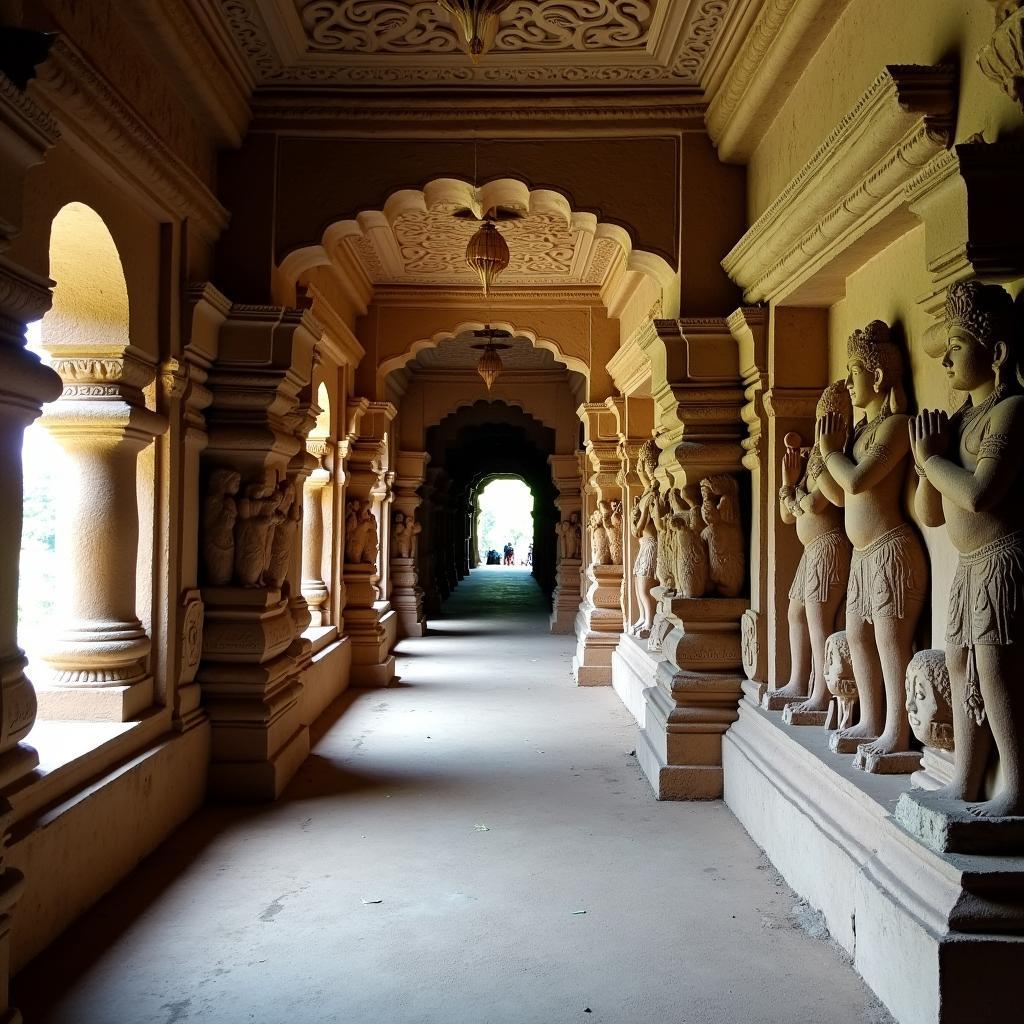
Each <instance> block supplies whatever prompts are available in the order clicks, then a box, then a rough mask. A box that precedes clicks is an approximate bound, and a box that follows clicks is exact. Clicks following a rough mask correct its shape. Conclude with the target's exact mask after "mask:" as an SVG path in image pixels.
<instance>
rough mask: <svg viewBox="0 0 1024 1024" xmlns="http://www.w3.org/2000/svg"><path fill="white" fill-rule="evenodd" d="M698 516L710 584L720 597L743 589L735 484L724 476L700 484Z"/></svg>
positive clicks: (709, 478)
mask: <svg viewBox="0 0 1024 1024" xmlns="http://www.w3.org/2000/svg"><path fill="white" fill-rule="evenodd" d="M700 496H701V506H700V513H701V516H702V517H703V519H704V522H705V523H706V524H707V525H706V526H705V528H704V530H703V532H702V533H701V539H702V540H703V541H704V543H705V544H706V545H707V548H708V566H709V569H710V573H711V583H712V584H713V586H714V588H715V590H716V591H717V593H718V594H719V595H720V596H721V597H737V596H738V595H739V593H740V591H742V590H743V576H744V558H743V533H742V531H741V530H740V500H739V485H738V484H737V483H736V479H735V477H731V476H729V475H728V474H727V473H721V474H718V475H716V476H710V477H706V478H705V479H704V480H701V482H700Z"/></svg>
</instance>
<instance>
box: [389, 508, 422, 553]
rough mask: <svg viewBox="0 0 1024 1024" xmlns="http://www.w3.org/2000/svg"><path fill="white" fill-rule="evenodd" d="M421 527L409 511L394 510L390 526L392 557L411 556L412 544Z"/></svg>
mask: <svg viewBox="0 0 1024 1024" xmlns="http://www.w3.org/2000/svg"><path fill="white" fill-rule="evenodd" d="M422 531H423V527H422V526H421V525H420V524H419V523H417V522H416V517H415V516H414V515H413V514H412V513H411V512H410V513H409V515H406V514H405V513H404V512H396V513H395V518H394V522H393V523H392V526H391V554H392V556H393V557H394V558H412V546H413V542H414V541H415V539H416V537H417V536H418V535H419V534H420V533H421V532H422Z"/></svg>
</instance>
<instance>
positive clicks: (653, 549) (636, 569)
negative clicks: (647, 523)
mask: <svg viewBox="0 0 1024 1024" xmlns="http://www.w3.org/2000/svg"><path fill="white" fill-rule="evenodd" d="M657 564H658V541H657V540H656V539H655V538H654V537H648V536H646V535H644V536H643V537H641V538H640V549H639V550H638V551H637V553H636V562H634V563H633V575H634V576H639V577H640V578H641V579H642V580H653V579H656V578H657V574H656V572H655V566H656V565H657Z"/></svg>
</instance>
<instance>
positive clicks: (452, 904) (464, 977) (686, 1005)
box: [13, 568, 889, 1024]
mask: <svg viewBox="0 0 1024 1024" xmlns="http://www.w3.org/2000/svg"><path fill="white" fill-rule="evenodd" d="M546 624H547V612H546V609H545V608H544V607H543V601H542V599H541V596H540V593H539V591H538V590H537V588H536V586H535V584H534V583H533V581H532V579H531V578H530V576H529V575H528V574H527V573H526V572H525V571H523V570H518V569H502V568H490V569H483V568H482V569H478V570H475V571H474V572H473V573H472V574H471V576H470V577H469V578H468V579H466V580H465V581H463V583H462V584H460V586H459V588H458V590H457V591H456V592H455V594H454V595H453V596H452V598H451V599H450V600H449V602H448V603H447V605H446V606H445V609H444V614H443V615H442V617H440V618H438V619H436V620H433V621H432V622H431V624H430V632H429V634H428V635H427V636H426V637H423V638H419V639H415V640H406V641H404V642H403V643H402V644H401V645H400V646H399V648H398V655H399V658H398V674H399V677H400V679H399V681H398V682H397V684H396V685H395V686H393V687H391V688H389V689H383V690H362V691H350V692H349V693H346V694H345V695H344V696H343V698H342V699H341V700H340V701H338V702H337V703H336V704H335V705H334V707H333V708H332V709H331V711H330V712H329V713H328V715H327V716H325V720H324V721H326V723H327V724H326V725H323V726H322V728H321V731H320V732H319V734H318V736H317V738H316V739H317V742H316V744H315V748H314V752H313V754H312V756H311V757H310V758H309V760H308V761H307V762H306V764H305V765H304V766H303V768H302V769H301V771H300V772H299V774H298V776H297V777H296V778H295V780H294V781H293V782H292V784H291V785H290V787H289V788H288V790H287V792H286V793H285V795H284V797H283V798H282V799H281V800H280V801H279V802H278V803H276V804H274V805H273V806H269V807H260V808H258V809H252V808H244V809H242V808H237V807H230V808H229V807H217V806H210V807H207V808H205V809H204V810H202V811H201V812H200V813H199V814H198V815H197V816H196V817H195V818H194V819H192V820H191V821H190V822H189V823H188V824H186V825H185V826H184V827H183V828H182V829H180V830H179V831H178V832H177V833H176V834H175V835H174V836H173V837H172V838H171V839H170V840H169V841H168V842H167V843H166V844H165V845H164V846H163V847H162V848H161V849H160V850H159V851H158V852H157V853H156V854H155V855H154V856H152V857H151V858H149V859H148V860H147V861H145V862H144V863H143V864H142V865H141V867H140V868H139V869H138V870H137V871H136V872H135V873H134V874H133V875H132V876H131V877H129V878H128V879H127V880H126V881H125V882H124V883H123V884H122V885H120V886H119V887H118V888H117V889H116V890H115V891H114V892H112V893H111V894H109V895H108V896H107V897H106V898H105V899H104V900H102V901H101V903H100V904H99V905H98V906H97V907H96V908H94V910H93V911H92V912H90V913H89V914H87V915H86V916H85V918H84V919H82V920H81V921H80V922H79V923H78V924H77V925H76V926H74V927H73V928H72V929H71V930H70V931H69V932H68V933H67V934H65V936H64V937H63V938H62V939H61V940H59V941H58V943H57V944H56V945H55V946H54V948H53V950H52V952H51V955H49V956H47V957H45V958H43V959H42V960H40V961H37V963H36V964H35V965H34V967H31V968H29V969H28V970H27V971H25V972H24V973H23V974H22V975H20V976H19V978H18V979H17V983H16V985H15V990H14V1000H13V1001H14V1003H15V1005H17V1006H19V1007H20V1008H21V1009H22V1012H23V1013H24V1017H25V1019H26V1021H28V1022H30V1024H181V1022H186V1021H188V1022H193V1021H195V1022H200V1021H201V1022H203V1024H235V1022H245V1021H256V1022H258V1024H284V1022H289V1024H307V1022H308V1024H314V1022H316V1024H321V1022H322V1024H327V1022H339V1024H340V1022H360V1024H414V1022H416V1024H527V1022H529V1024H561V1022H567V1021H587V1022H591V1024H600V1022H604V1024H641V1022H645V1024H646V1022H649V1024H684V1022H685V1024H699V1022H709V1024H710V1022H714V1024H736V1022H743V1024H770V1022H771V1024H790V1022H795V1021H800V1022H801V1024H817V1022H822V1024H824V1022H826V1021H827V1022H829V1024H855V1022H856V1024H864V1022H881V1021H885V1020H888V1019H889V1018H888V1016H887V1014H886V1013H885V1011H884V1010H882V1009H881V1008H880V1005H879V1004H878V1003H877V1002H876V1000H875V999H874V997H873V996H872V995H871V993H870V992H869V990H868V989H867V988H866V986H865V985H864V983H863V982H862V981H861V980H860V978H859V977H857V975H856V974H855V973H854V971H853V970H852V969H851V968H850V967H849V966H848V965H847V964H846V963H845V962H843V961H842V960H841V959H840V956H839V954H838V953H837V951H836V949H835V948H834V947H833V946H832V945H831V944H830V943H828V942H826V941H822V940H821V939H816V938H814V937H812V935H811V934H809V932H813V931H814V919H813V915H810V914H807V913H804V914H801V913H800V909H799V907H796V908H795V907H794V904H795V898H794V897H793V895H792V894H791V893H790V892H789V891H788V890H787V889H786V888H785V886H783V885H782V884H781V883H779V882H778V881H777V876H775V875H774V873H773V872H772V870H771V868H770V867H769V866H768V864H767V862H766V861H765V860H764V858H763V857H761V856H760V854H759V851H758V849H757V848H756V847H755V846H754V845H753V843H752V842H751V841H750V840H749V838H748V837H747V836H746V834H745V833H744V832H743V830H742V829H741V828H740V826H739V825H738V824H737V822H736V821H735V819H734V818H733V817H732V815H731V814H730V813H729V811H728V810H727V809H726V807H725V806H724V805H723V804H722V803H720V802H716V803H709V804H673V803H660V804H659V803H657V802H656V801H655V800H654V798H653V797H652V795H651V792H650V788H649V786H648V785H647V783H646V782H645V781H644V780H643V778H642V777H641V775H640V772H639V770H638V768H637V765H636V761H635V759H634V757H633V756H631V751H632V747H633V742H634V741H633V737H634V735H635V729H634V726H633V723H632V720H631V719H630V718H629V716H628V714H627V713H626V712H625V710H624V709H623V708H622V706H621V704H620V703H619V701H618V699H617V698H616V696H615V694H614V693H613V692H612V690H611V689H610V688H590V689H579V688H577V687H576V686H575V685H574V684H573V681H572V678H571V676H570V660H571V656H572V651H573V646H574V643H575V639H574V638H573V637H572V636H552V635H550V634H548V632H547V629H546ZM343 712H344V713H343ZM794 910H795V911H796V912H795V913H794Z"/></svg>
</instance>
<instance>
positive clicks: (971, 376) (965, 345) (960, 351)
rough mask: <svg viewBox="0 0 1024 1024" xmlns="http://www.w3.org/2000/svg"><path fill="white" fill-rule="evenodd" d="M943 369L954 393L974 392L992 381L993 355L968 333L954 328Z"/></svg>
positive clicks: (950, 335) (943, 360)
mask: <svg viewBox="0 0 1024 1024" xmlns="http://www.w3.org/2000/svg"><path fill="white" fill-rule="evenodd" d="M942 368H943V369H944V370H945V371H946V376H947V377H949V383H950V384H951V385H952V387H953V390H954V391H972V390H973V389H974V388H977V387H980V386H981V385H982V384H984V383H986V382H987V381H990V380H992V378H993V376H994V375H995V371H994V370H993V369H992V354H991V353H990V352H989V351H988V350H987V349H986V348H985V346H984V345H982V344H981V343H980V342H978V341H977V340H976V339H974V338H972V337H971V335H970V334H968V333H967V332H966V331H964V330H962V329H959V328H953V329H952V330H951V331H950V332H949V338H948V339H947V340H946V352H945V355H943V357H942Z"/></svg>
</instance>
